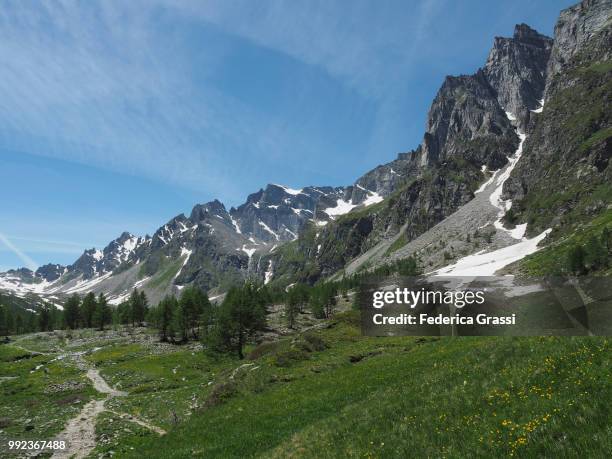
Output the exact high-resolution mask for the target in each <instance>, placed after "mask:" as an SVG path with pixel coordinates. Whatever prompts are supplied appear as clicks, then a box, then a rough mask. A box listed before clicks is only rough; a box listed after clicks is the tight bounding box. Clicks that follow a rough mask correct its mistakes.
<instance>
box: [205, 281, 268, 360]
mask: <svg viewBox="0 0 612 459" xmlns="http://www.w3.org/2000/svg"><path fill="white" fill-rule="evenodd" d="M268 299H269V296H268V292H267V290H263V291H262V292H259V291H258V289H257V287H256V286H255V285H254V284H252V283H247V284H246V285H245V286H244V287H242V288H236V287H234V288H232V289H230V290H229V291H228V292H227V294H226V296H225V299H224V300H223V303H222V304H221V306H220V308H219V311H218V314H217V320H216V323H215V326H214V328H213V332H212V333H211V336H210V341H209V342H210V344H211V347H212V348H213V349H216V350H219V351H228V352H235V353H236V354H237V355H238V357H239V358H240V359H243V358H244V353H243V348H244V345H245V344H246V342H247V340H248V339H249V337H251V336H252V335H253V334H254V333H255V332H256V331H258V330H261V329H263V327H264V326H265V323H266V302H267V300H268Z"/></svg>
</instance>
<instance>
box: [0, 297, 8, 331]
mask: <svg viewBox="0 0 612 459" xmlns="http://www.w3.org/2000/svg"><path fill="white" fill-rule="evenodd" d="M8 335H9V329H8V319H7V307H6V306H4V305H3V304H0V336H4V337H5V338H6V337H7V336H8Z"/></svg>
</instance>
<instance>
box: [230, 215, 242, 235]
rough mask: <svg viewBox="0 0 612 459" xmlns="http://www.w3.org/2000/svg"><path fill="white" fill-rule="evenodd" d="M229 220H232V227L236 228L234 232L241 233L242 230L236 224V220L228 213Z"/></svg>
mask: <svg viewBox="0 0 612 459" xmlns="http://www.w3.org/2000/svg"><path fill="white" fill-rule="evenodd" d="M230 220H231V221H232V225H234V229H235V230H236V232H237V233H238V234H242V231H240V227H239V226H238V222H237V221H236V220H235V219H234V217H232V216H231V215H230Z"/></svg>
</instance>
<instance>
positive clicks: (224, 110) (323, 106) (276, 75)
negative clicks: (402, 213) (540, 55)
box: [0, 0, 574, 270]
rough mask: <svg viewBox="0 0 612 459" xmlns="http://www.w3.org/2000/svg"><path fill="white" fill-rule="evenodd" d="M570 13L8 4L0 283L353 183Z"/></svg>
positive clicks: (496, 5)
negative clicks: (467, 77)
mask: <svg viewBox="0 0 612 459" xmlns="http://www.w3.org/2000/svg"><path fill="white" fill-rule="evenodd" d="M572 3H574V2H570V1H561V0H556V1H552V0H548V1H547V0H541V1H533V0H527V1H523V0H517V1H512V2H490V1H484V0H483V1H461V2H457V1H451V0H425V1H382V2H381V1H374V0H373V1H350V2H349V1H347V0H342V1H330V0H323V1H314V0H311V1H297V0H292V1H271V0H270V1H260V2H253V1H248V0H245V1H238V0H235V1H232V0H220V1H204V2H200V1H189V0H184V1H180V2H176V1H173V0H148V1H140V0H131V1H130V2H125V1H112V0H105V1H90V2H51V1H49V2H36V1H21V0H7V1H5V2H3V4H2V9H0V187H1V191H2V196H3V197H4V199H3V204H2V211H1V212H0V270H5V269H8V268H12V267H18V266H24V265H27V266H32V267H34V266H36V265H38V264H44V263H47V262H57V263H62V264H69V263H71V262H73V261H74V260H75V259H76V257H77V256H78V255H79V253H81V252H82V250H83V249H84V248H89V247H92V246H96V247H103V246H104V245H106V243H108V242H109V241H110V240H111V239H113V238H115V237H117V236H118V235H119V234H120V233H121V232H122V231H130V232H132V233H134V234H145V233H152V232H153V231H154V230H155V229H156V228H157V227H158V226H160V225H162V224H163V223H164V222H166V221H167V220H168V219H169V218H171V217H173V216H174V215H177V214H179V213H181V212H185V213H188V212H189V210H190V209H191V207H192V206H193V205H194V204H195V203H198V202H206V201H209V200H211V199H213V198H219V199H220V200H221V201H223V202H224V203H225V204H226V205H228V207H229V206H231V205H237V204H240V203H241V202H242V201H243V200H244V199H245V197H246V195H247V194H249V193H251V192H255V191H257V190H258V189H259V188H260V187H262V186H265V184H266V183H284V184H287V185H291V186H293V187H300V186H305V185H345V184H350V183H352V182H353V181H354V180H355V179H356V178H357V177H358V176H359V175H361V174H363V173H364V172H366V171H367V170H369V169H371V168H372V167H374V166H376V165H377V164H381V163H385V162H387V161H389V160H391V159H393V158H394V157H395V156H396V154H397V152H400V151H409V150H410V149H412V148H415V147H416V146H417V145H418V144H419V142H420V140H421V137H422V134H423V130H424V124H425V117H426V113H427V110H428V108H429V104H430V102H431V100H432V99H433V97H434V96H435V94H436V91H437V89H438V87H439V86H440V84H441V82H442V80H443V78H444V76H445V75H448V74H454V75H456V74H462V73H473V72H474V71H475V70H476V69H477V68H478V67H479V66H481V65H483V64H484V61H485V59H486V55H487V53H488V51H489V49H490V47H491V44H492V41H493V37H494V36H496V35H502V36H509V35H511V34H512V30H513V27H514V24H516V23H520V22H525V23H527V24H529V25H531V26H532V27H535V28H536V29H538V30H539V31H541V32H543V33H546V34H549V35H552V32H553V27H554V23H555V21H556V18H557V16H558V13H559V10H560V9H561V8H564V7H566V6H568V5H570V4H572Z"/></svg>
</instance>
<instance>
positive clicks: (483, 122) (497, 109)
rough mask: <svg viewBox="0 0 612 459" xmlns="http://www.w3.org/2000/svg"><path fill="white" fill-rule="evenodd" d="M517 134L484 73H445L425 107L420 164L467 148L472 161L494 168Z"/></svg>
mask: <svg viewBox="0 0 612 459" xmlns="http://www.w3.org/2000/svg"><path fill="white" fill-rule="evenodd" d="M516 143H517V138H516V134H515V132H514V128H513V126H512V125H511V124H510V121H509V120H508V117H507V116H506V114H505V113H504V111H503V110H502V108H501V106H500V104H499V103H498V101H497V95H496V93H495V91H494V90H493V88H492V87H491V86H490V85H489V83H488V81H487V79H486V76H485V73H484V72H483V71H480V70H479V71H478V72H477V73H476V74H475V75H469V76H460V77H451V76H449V77H446V79H445V80H444V83H443V84H442V87H441V88H440V90H439V91H438V94H437V95H436V98H435V99H434V102H433V104H432V106H431V108H430V109H429V115H428V120H427V130H426V132H425V136H424V138H423V144H422V150H421V153H420V159H419V164H420V166H421V168H424V167H428V166H433V165H435V164H438V163H442V162H444V161H446V160H448V159H449V158H451V157H453V156H457V155H462V154H465V153H466V152H468V151H469V152H471V153H470V156H471V157H472V159H473V160H474V161H475V162H478V163H480V164H486V165H488V166H489V167H490V168H492V169H497V168H499V167H500V166H501V165H503V164H504V163H505V158H506V157H507V156H509V155H510V154H511V153H512V151H513V146H514V145H516Z"/></svg>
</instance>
